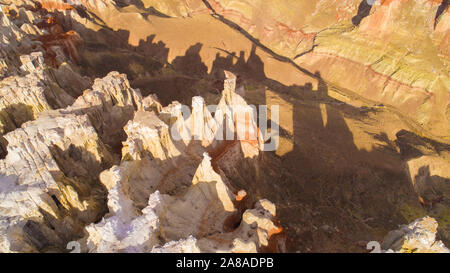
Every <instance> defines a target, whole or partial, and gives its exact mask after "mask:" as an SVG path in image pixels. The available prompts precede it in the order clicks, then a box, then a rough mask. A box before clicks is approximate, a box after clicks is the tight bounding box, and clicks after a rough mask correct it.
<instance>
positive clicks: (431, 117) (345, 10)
mask: <svg viewBox="0 0 450 273" xmlns="http://www.w3.org/2000/svg"><path fill="white" fill-rule="evenodd" d="M143 3H144V5H145V6H146V7H154V8H156V9H157V10H159V11H160V12H162V13H164V14H167V15H170V16H194V15H195V14H199V13H205V12H210V13H212V14H214V15H216V16H217V18H218V19H219V20H221V21H223V22H225V23H226V24H228V25H230V26H232V27H234V28H237V29H238V30H239V31H243V32H245V33H247V34H248V35H250V36H252V37H253V38H254V39H255V41H256V42H260V43H261V44H262V45H263V46H264V47H266V48H268V49H269V50H272V51H273V52H275V53H276V54H277V55H281V56H283V57H287V58H288V59H289V60H291V61H295V63H296V64H298V65H300V66H302V67H304V68H307V69H309V70H310V71H313V72H314V71H320V73H321V77H323V78H324V79H325V80H326V81H327V82H329V83H330V84H335V85H336V87H337V88H340V89H342V91H345V90H349V91H350V92H353V93H354V94H357V95H360V96H362V97H363V98H366V99H370V100H372V101H375V102H378V103H382V104H385V105H388V106H393V107H394V108H395V109H397V110H399V111H400V112H401V113H402V114H404V115H405V116H407V117H410V118H412V120H413V121H414V122H416V123H417V126H421V127H423V128H425V129H426V130H428V131H430V132H431V133H432V134H433V135H434V136H437V137H443V138H444V139H447V140H448V138H447V137H448V133H449V132H450V127H449V124H450V116H449V113H450V112H449V111H448V109H449V102H450V97H449V90H450V87H449V77H448V73H449V72H448V63H449V55H448V48H449V40H448V37H449V24H448V20H449V19H448V18H450V17H449V11H448V2H447V1H420V0H411V1H401V0H396V1H383V0H380V1H366V0H363V1H359V0H358V1H357V0H346V1H319V0H317V1H306V2H305V1H283V2H279V1H259V0H254V1H245V2H242V1H234V0H213V1H165V2H164V3H161V2H160V1H143ZM202 4H204V5H202ZM205 7H206V9H205ZM411 36H413V37H414V39H411Z"/></svg>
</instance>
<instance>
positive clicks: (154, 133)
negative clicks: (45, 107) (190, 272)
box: [82, 73, 282, 252]
mask: <svg viewBox="0 0 450 273" xmlns="http://www.w3.org/2000/svg"><path fill="white" fill-rule="evenodd" d="M235 80H236V78H235V76H234V75H232V74H231V73H230V74H229V78H228V80H227V81H226V85H225V86H226V88H225V90H224V92H223V97H222V100H221V103H220V105H221V107H222V108H224V109H225V108H228V107H230V108H232V107H235V108H236V107H238V106H246V103H245V101H244V100H243V99H242V98H241V97H240V96H239V95H238V94H236V93H235V90H234V86H235ZM177 106H180V105H179V104H177V103H175V104H173V105H169V106H167V107H163V108H162V109H161V111H160V112H159V114H158V112H154V111H151V112H149V111H138V112H136V113H135V116H134V118H133V120H130V121H129V122H128V123H127V125H126V126H125V132H126V134H127V136H128V137H127V140H126V141H124V142H123V144H124V145H123V149H122V162H121V164H120V165H119V166H114V167H112V168H111V169H109V170H107V171H104V172H103V173H101V175H100V181H101V182H102V184H104V185H105V187H106V188H107V189H108V190H109V195H108V208H109V213H108V214H107V215H105V217H104V219H103V220H102V221H101V222H100V223H98V224H92V225H90V226H88V227H87V228H86V230H87V233H88V235H87V237H86V238H84V239H83V240H82V241H85V242H86V245H87V249H86V250H87V251H89V252H149V251H153V252H171V251H178V252H257V251H259V250H261V249H263V248H264V247H268V246H269V240H270V238H271V236H272V235H274V234H277V233H280V232H281V227H279V226H277V225H276V224H275V223H274V222H273V220H274V217H275V216H276V209H275V206H274V205H273V204H272V203H271V202H270V201H267V200H262V201H259V202H258V203H257V204H256V205H255V206H254V208H252V209H249V210H245V206H244V203H243V202H244V199H245V198H244V197H245V196H244V197H243V194H242V193H240V194H239V193H236V194H237V195H236V194H235V193H233V190H232V188H231V184H230V181H228V179H227V177H226V175H225V172H224V171H223V170H221V167H222V163H221V161H220V160H218V159H217V158H212V157H211V156H210V155H209V154H208V151H210V152H211V153H212V154H218V153H217V152H215V150H216V149H220V150H221V153H220V154H221V156H224V155H226V154H231V156H229V158H230V159H231V160H229V161H228V162H227V165H226V167H227V168H230V166H229V165H232V166H234V167H237V166H239V164H241V163H240V162H241V161H242V160H244V159H245V158H246V156H252V157H254V156H258V154H259V146H258V145H250V146H249V147H247V146H242V147H243V153H242V155H239V154H235V152H234V149H235V147H239V146H235V145H232V146H229V145H225V146H224V145H223V144H221V143H218V142H220V141H215V140H214V138H213V137H211V136H214V134H215V133H216V132H215V131H216V130H218V129H219V128H218V124H217V123H215V121H214V120H213V118H212V115H211V113H210V112H209V111H208V110H207V109H206V107H205V105H204V101H203V99H202V98H201V97H194V98H193V105H192V114H191V115H190V117H189V118H188V119H187V120H184V118H183V117H182V116H180V112H179V111H180V108H179V107H177ZM239 109H240V108H238V109H237V110H235V112H237V111H239ZM158 115H159V117H158ZM236 116H238V115H236ZM160 117H161V118H162V119H163V120H166V121H170V123H172V125H175V127H172V128H178V129H180V130H186V131H189V133H190V135H191V137H192V138H188V137H186V135H185V136H184V137H183V138H181V139H176V140H175V139H174V138H173V137H172V135H171V134H170V132H169V126H168V125H167V124H166V123H165V122H163V121H162V120H161V119H160ZM170 123H169V124H170ZM249 123H250V124H252V125H253V126H255V122H254V121H253V120H249ZM192 124H194V125H195V126H191V125H192ZM214 125H216V126H214ZM195 129H201V130H195ZM191 130H192V131H191ZM180 137H181V134H180ZM236 141H237V142H240V143H246V142H245V141H246V140H245V139H243V140H238V139H237V140H236ZM255 141H256V143H258V140H257V139H256V138H255ZM244 147H245V150H244ZM213 161H214V162H215V164H214V165H215V168H213ZM244 210H245V211H244ZM240 218H242V220H240ZM143 234H144V235H145V236H143ZM281 243H282V242H281ZM280 247H282V245H280Z"/></svg>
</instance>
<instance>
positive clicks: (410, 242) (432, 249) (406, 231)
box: [381, 216, 450, 253]
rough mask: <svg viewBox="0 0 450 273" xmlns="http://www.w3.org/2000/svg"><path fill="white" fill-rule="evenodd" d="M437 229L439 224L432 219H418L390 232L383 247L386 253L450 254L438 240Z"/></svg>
mask: <svg viewBox="0 0 450 273" xmlns="http://www.w3.org/2000/svg"><path fill="white" fill-rule="evenodd" d="M437 228H438V223H437V222H436V220H435V219H433V218H431V217H428V216H427V217H424V218H421V219H417V220H416V221H414V222H412V223H410V224H409V225H403V226H401V227H400V228H399V229H398V230H394V231H391V232H389V234H388V235H386V237H385V238H384V240H383V243H382V245H381V246H382V248H383V249H385V250H386V252H399V253H450V250H449V249H448V248H447V247H445V245H444V244H443V243H442V242H441V241H439V240H436V233H437Z"/></svg>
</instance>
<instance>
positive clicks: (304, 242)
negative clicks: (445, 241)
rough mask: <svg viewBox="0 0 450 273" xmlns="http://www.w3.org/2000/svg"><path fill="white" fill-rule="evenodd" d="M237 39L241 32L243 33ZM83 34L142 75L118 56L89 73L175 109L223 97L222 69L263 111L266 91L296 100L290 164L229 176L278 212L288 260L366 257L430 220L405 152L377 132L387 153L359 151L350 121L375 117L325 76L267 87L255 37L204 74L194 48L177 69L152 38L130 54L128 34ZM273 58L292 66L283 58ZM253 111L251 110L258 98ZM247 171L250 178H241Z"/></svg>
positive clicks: (272, 158) (271, 163) (268, 159)
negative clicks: (118, 76)
mask: <svg viewBox="0 0 450 273" xmlns="http://www.w3.org/2000/svg"><path fill="white" fill-rule="evenodd" d="M363 2H365V1H363ZM365 10H366V9H362V11H361V14H363V13H364V12H365V13H367V12H366V11H365ZM78 27H82V26H78ZM238 31H240V32H241V33H242V30H240V29H238ZM83 32H84V33H87V32H92V35H88V36H90V37H96V38H95V39H98V36H100V37H114V38H113V40H114V41H113V42H112V43H109V42H106V43H99V44H91V45H89V44H88V46H87V47H86V48H87V49H88V50H90V49H92V50H94V48H98V49H102V47H103V48H105V47H106V49H107V51H109V52H108V53H107V54H106V55H114V54H110V52H115V53H124V52H125V54H129V55H127V56H131V57H132V58H131V59H130V58H124V59H127V60H129V61H131V60H134V59H136V62H138V63H139V64H141V65H142V66H143V67H144V69H143V71H141V72H136V69H131V68H130V66H129V63H130V62H128V63H123V62H122V61H121V60H120V58H121V56H120V55H117V56H118V58H119V59H118V60H119V62H116V61H105V62H102V63H101V64H100V65H99V66H97V64H95V63H94V64H88V65H87V66H88V67H89V65H91V67H92V68H93V69H92V71H93V72H95V73H98V72H96V71H97V70H96V68H97V67H102V69H104V70H105V71H110V70H118V71H120V72H123V73H127V74H129V77H130V79H131V81H132V83H133V82H134V83H135V86H133V87H137V86H139V87H141V88H143V87H146V89H147V90H145V92H143V93H144V94H146V93H150V92H152V91H153V92H155V93H157V94H158V96H159V97H160V98H161V100H162V102H163V103H164V104H167V103H169V102H170V101H172V100H180V101H187V100H189V99H190V98H191V97H192V96H193V95H197V94H199V92H200V91H198V90H195V88H196V84H197V83H198V82H200V81H206V82H207V83H208V84H209V86H210V88H211V92H217V91H220V90H221V89H220V88H221V84H222V81H223V70H229V71H231V72H234V73H235V74H237V75H238V85H243V86H244V87H245V86H248V85H249V84H252V85H256V86H258V87H260V90H261V91H260V92H261V94H260V98H259V99H258V98H253V100H254V101H255V102H257V103H258V104H261V105H262V104H268V102H266V101H265V99H266V94H265V92H266V89H267V90H271V91H273V92H275V93H276V94H277V95H279V96H280V97H281V98H282V99H283V100H284V101H286V102H289V101H291V100H292V99H294V103H292V104H291V105H290V106H292V108H293V110H292V121H293V122H292V124H291V125H292V129H289V128H285V127H286V124H283V122H281V123H280V126H281V128H280V131H281V134H282V136H283V137H284V138H286V139H287V140H288V141H291V142H292V143H293V148H292V149H291V150H290V151H289V152H288V153H286V154H284V155H282V156H279V155H277V154H276V153H272V152H270V153H264V154H263V155H262V156H261V157H260V158H258V160H257V161H255V160H248V162H246V163H245V164H244V165H243V166H242V168H240V170H231V171H230V172H229V173H226V175H227V176H230V179H231V181H232V183H234V184H235V186H236V188H244V189H246V190H247V191H248V192H249V193H250V196H252V197H253V198H254V200H256V199H259V198H267V199H269V200H271V201H273V202H275V203H276V205H277V208H278V211H279V218H280V219H281V222H282V223H283V225H284V226H285V227H286V231H287V233H288V237H289V238H290V240H291V242H292V244H291V246H290V248H289V250H290V251H296V250H300V251H308V249H309V251H358V252H359V251H365V245H361V244H360V242H361V241H363V242H367V241H372V240H381V239H382V237H383V236H384V235H385V234H386V233H387V231H388V230H392V229H395V228H397V225H398V224H405V223H407V222H408V221H411V220H414V219H415V218H418V217H420V216H423V215H424V214H425V211H424V209H423V208H422V207H421V205H420V203H419V201H418V196H417V193H416V192H415V191H414V189H413V187H412V185H411V182H410V181H409V178H408V175H407V173H406V172H405V171H404V170H403V167H402V166H403V164H404V163H405V161H404V159H403V158H402V157H401V154H400V153H399V152H398V146H396V145H395V143H392V141H390V140H389V139H388V138H387V137H385V134H384V132H382V129H380V131H381V132H379V133H376V135H377V138H378V140H379V141H380V142H381V143H382V144H381V145H380V144H379V145H377V146H374V148H373V149H372V150H371V151H367V150H360V149H359V148H358V147H357V146H356V145H355V143H354V135H353V133H352V131H351V130H350V128H349V127H348V125H347V122H346V120H348V119H351V120H360V121H365V120H367V119H369V118H370V117H369V113H368V112H367V110H363V109H360V108H357V107H353V106H350V105H348V104H345V103H343V102H340V101H338V100H336V99H334V98H332V97H330V96H329V95H328V92H329V91H328V87H327V84H326V83H325V81H324V80H323V79H322V78H321V76H320V72H316V73H312V72H309V71H307V70H305V69H303V68H299V67H298V66H296V67H295V68H297V69H299V70H300V71H302V72H304V73H305V74H306V75H308V76H311V78H312V79H311V80H312V81H317V82H318V85H317V89H313V84H312V83H310V84H309V83H307V84H305V85H304V86H297V85H291V86H288V85H285V84H283V83H281V82H278V81H276V80H273V79H270V78H268V77H267V76H266V75H265V72H264V66H265V64H264V62H263V61H262V59H261V58H260V57H259V56H258V55H257V53H256V48H257V47H259V48H260V49H262V50H264V51H266V52H267V50H266V49H264V48H261V46H260V45H259V44H257V43H255V42H254V40H255V39H254V38H253V39H251V36H250V35H249V34H248V33H247V35H245V36H246V37H247V36H250V38H249V37H247V38H249V39H250V40H251V41H252V42H254V46H253V48H252V50H251V53H250V55H249V56H248V58H247V60H246V59H245V52H240V53H239V56H237V55H236V53H234V52H227V51H226V50H219V51H220V52H219V53H223V52H225V53H226V56H225V57H222V56H221V54H219V53H218V55H217V56H216V59H215V61H214V64H213V68H212V70H211V72H210V73H205V69H204V66H205V65H204V63H203V62H202V61H201V57H200V55H199V52H200V50H201V47H202V46H201V44H200V43H198V44H195V45H193V46H192V47H191V48H190V49H188V50H187V51H186V54H185V56H180V57H177V58H175V60H177V61H176V62H172V63H169V62H168V61H167V52H168V50H169V49H168V48H167V47H166V46H165V43H164V42H163V41H159V42H157V43H154V42H153V40H154V38H155V36H154V35H153V36H152V35H151V36H149V37H147V39H146V41H141V43H140V44H139V46H138V47H133V46H131V45H128V36H129V33H127V32H126V31H117V32H114V31H112V30H109V29H105V30H102V31H100V32H93V31H91V30H84V31H83ZM102 32H104V33H102ZM95 39H94V41H95ZM105 39H107V38H105ZM105 41H108V40H105ZM199 42H201V41H199ZM88 43H89V41H88ZM117 48H119V49H120V50H117ZM155 52H156V53H155ZM268 53H269V54H270V51H269V52H268ZM273 57H274V58H275V59H277V60H279V61H286V60H284V59H283V58H282V56H281V57H280V56H273ZM289 63H291V64H292V62H290V61H289ZM147 68H148V69H147ZM168 68H169V69H171V70H172V71H173V72H175V73H174V74H169V75H164V74H163V73H162V70H164V69H168ZM295 68H293V69H295ZM158 78H162V80H161V79H158ZM174 79H177V80H178V79H183V80H185V81H183V82H182V83H181V84H179V85H176V86H173V85H171V84H172V83H170V82H177V80H175V81H174ZM188 79H189V80H188ZM158 81H163V82H164V84H167V85H164V84H161V82H158ZM155 82H156V83H155ZM152 83H155V84H154V85H152ZM161 86H162V88H161ZM249 103H253V101H252V99H250V101H249ZM281 111H283V108H281ZM369 111H372V110H370V109H369ZM373 111H375V110H373ZM323 113H326V117H325V116H324V114H323ZM244 169H245V170H247V171H244V172H243V171H242V170H244Z"/></svg>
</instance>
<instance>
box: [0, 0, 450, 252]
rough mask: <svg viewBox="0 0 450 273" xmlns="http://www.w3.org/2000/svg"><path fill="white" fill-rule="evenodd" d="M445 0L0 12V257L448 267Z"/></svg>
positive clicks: (72, 5)
mask: <svg viewBox="0 0 450 273" xmlns="http://www.w3.org/2000/svg"><path fill="white" fill-rule="evenodd" d="M373 3H374V4H373ZM447 3H448V1H442V2H441V1H419V0H409V1H403V0H402V1H400V0H396V1H356V0H348V1H281V2H280V1H259V0H255V1H253V0H252V1H234V0H230V1H228V0H223V1H222V0H218V1H200V0H193V1H178V0H173V1H151V0H143V1H134V0H120V1H103V0H97V1H60V0H50V1H38V2H36V3H35V2H33V1H28V0H24V1H19V0H13V1H9V0H7V1H3V2H2V4H1V9H2V10H1V13H0V16H1V17H0V35H1V40H2V44H1V48H0V79H1V83H0V95H1V98H0V121H1V131H0V132H1V134H2V136H1V137H0V143H1V145H0V148H1V149H0V150H1V153H0V155H1V158H2V160H0V172H1V174H0V177H1V178H0V180H1V181H0V212H1V213H0V233H1V234H2V235H4V236H2V237H1V239H0V251H2V252H29V251H33V252H46V251H57V252H60V251H66V250H67V249H66V246H67V243H68V242H69V241H76V242H78V243H79V244H80V245H81V250H82V251H85V252H218V251H223V252H255V251H285V250H286V249H287V250H289V251H302V252H303V251H305V252H315V251H319V252H320V251H326V252H330V251H332V252H334V251H356V252H360V251H366V242H368V241H372V240H379V241H381V238H382V237H383V236H384V235H385V234H386V233H387V232H388V231H389V230H393V229H395V228H396V227H397V226H398V225H399V224H405V223H409V222H411V221H412V220H414V219H418V218H420V217H423V216H425V215H430V216H432V217H434V218H436V221H437V222H438V223H439V229H436V225H437V224H436V222H435V221H434V220H431V219H430V218H423V219H421V220H418V221H416V222H414V223H412V224H410V225H405V226H403V227H402V228H401V230H399V231H396V232H394V233H391V234H390V235H389V236H388V239H387V240H385V244H384V249H385V250H387V249H391V250H392V251H396V252H397V251H399V252H416V251H419V252H446V251H448V250H447V249H445V247H444V246H443V245H442V244H441V243H440V242H437V241H436V239H435V236H439V238H440V239H442V240H443V241H444V242H445V243H446V244H447V242H448V240H449V238H450V235H449V234H450V233H449V230H450V229H449V221H448V219H449V209H448V207H449V205H450V204H449V201H448V198H447V196H448V195H449V187H448V180H449V178H450V174H449V173H448V171H447V169H448V168H447V166H448V164H449V162H450V161H449V160H450V157H449V151H450V148H449V146H448V145H447V144H444V142H448V135H449V127H448V124H449V122H448V113H449V111H448V102H449V97H448V89H449V88H448V69H447V64H448V52H447V51H448V50H447V48H448V18H449V17H448V10H447V5H448V4H447ZM372 4H373V5H372ZM210 15H213V16H210ZM169 17H172V18H169ZM411 37H414V39H412V38H411ZM115 70H118V71H120V72H111V71H115ZM224 70H229V71H233V72H234V73H235V74H237V76H235V75H233V74H231V73H228V72H226V71H225V72H224ZM123 73H126V74H123ZM96 78H97V79H96ZM128 79H129V80H130V81H129V80H128ZM223 83H224V84H225V87H224V88H222V86H223ZM137 88H140V90H138V89H137ZM152 93H157V94H158V96H155V95H153V94H152ZM158 97H159V98H160V99H161V100H158ZM244 98H245V99H244ZM177 100H178V101H177ZM246 101H249V102H250V101H251V103H253V104H262V105H279V106H280V119H279V124H274V123H272V126H271V128H270V129H269V130H270V131H271V132H274V131H276V129H275V127H273V126H274V125H276V126H277V127H278V126H279V127H280V128H279V129H280V131H279V133H280V139H281V142H280V145H279V146H278V147H276V151H275V152H273V153H272V152H264V153H263V152H261V150H262V147H264V146H265V145H264V144H267V143H264V142H267V141H268V139H267V137H265V136H266V133H267V132H261V131H260V128H258V126H257V124H256V121H257V120H258V118H255V117H254V116H253V109H252V107H251V106H250V105H248V104H247V102H246ZM183 104H190V105H191V106H190V107H187V106H185V105H183ZM211 104H217V107H212V108H211V107H210V106H211ZM230 110H231V111H230ZM186 112H188V113H189V114H188V115H186ZM259 118H260V117H259ZM271 118H272V116H271ZM223 120H225V121H227V122H228V123H224V124H223V126H222V127H221V126H219V123H218V122H219V121H223ZM265 131H267V130H265ZM276 132H277V133H278V131H276ZM412 132H414V133H412ZM227 136H232V138H231V139H230V138H227ZM424 136H426V137H424ZM268 200H271V201H268ZM272 202H273V203H272ZM274 204H276V208H275V205H274ZM275 217H277V218H278V217H279V218H280V219H281V225H280V223H278V222H277V221H276V220H275ZM281 226H283V229H282V228H281ZM436 233H437V235H436ZM392 234H393V235H392ZM286 236H289V240H288V243H289V245H288V246H285V244H284V242H285V239H286ZM422 237H423V238H422ZM72 243H73V242H72Z"/></svg>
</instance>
